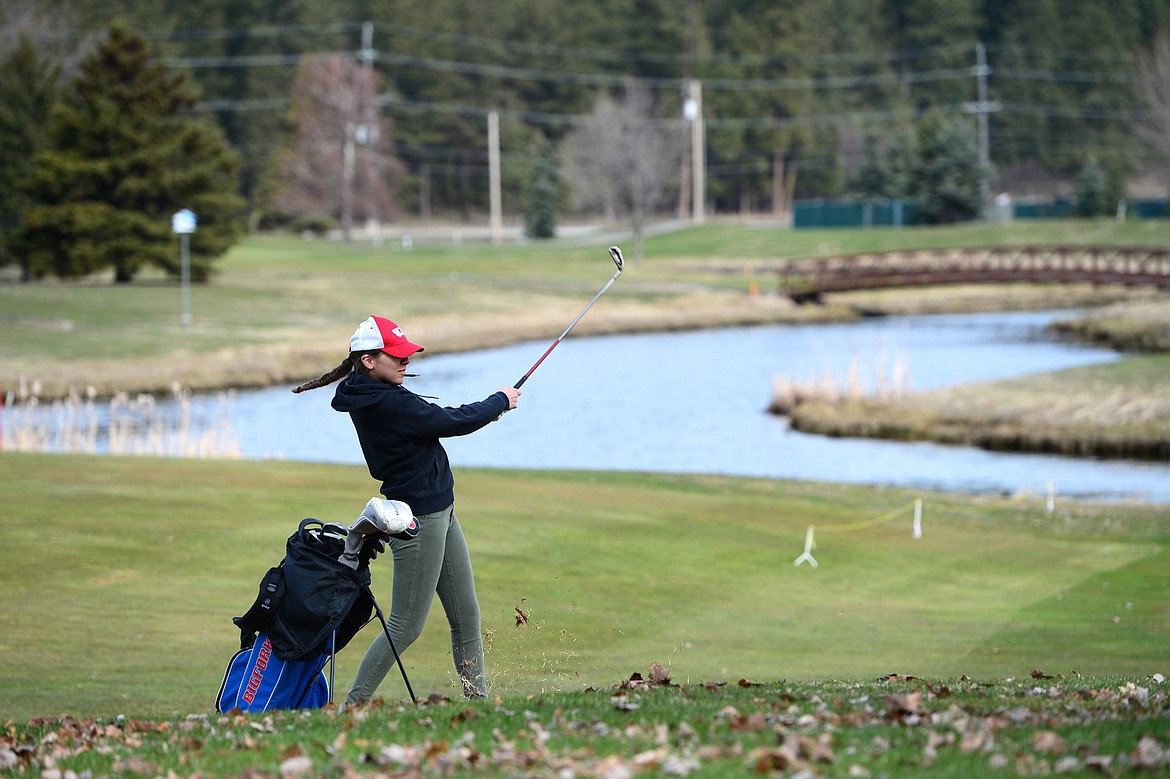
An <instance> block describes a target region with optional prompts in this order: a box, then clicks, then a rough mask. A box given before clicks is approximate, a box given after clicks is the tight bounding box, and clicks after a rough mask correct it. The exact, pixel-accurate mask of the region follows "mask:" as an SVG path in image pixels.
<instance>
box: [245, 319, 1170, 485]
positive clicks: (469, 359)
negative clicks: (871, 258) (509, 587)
mask: <svg viewBox="0 0 1170 779" xmlns="http://www.w3.org/2000/svg"><path fill="white" fill-rule="evenodd" d="M1071 315H1072V314H1071V313H1070V312H1068V311H1062V312H1026V313H995V314H962V315H940V316H898V317H886V318H875V319H867V320H863V321H860V322H850V323H843V324H829V325H795V326H760V327H741V328H728V329H720V330H707V331H695V332H682V333H661V334H640V335H624V336H607V337H597V338H585V337H581V338H575V337H573V336H570V337H569V338H567V339H565V341H564V342H562V343H561V345H560V346H558V347H557V349H556V351H555V352H553V354H552V355H551V356H550V357H549V358H548V359H547V360H546V361H545V362H544V363H543V364H542V365H541V366H540V368H539V369H538V370H537V371H536V372H535V373H534V374H533V375H532V378H531V379H529V381H528V382H527V383H526V384H525V386H524V394H523V396H522V398H521V400H520V408H519V409H517V410H516V411H513V412H511V413H509V414H507V415H505V416H504V417H503V418H502V419H501V420H500V421H499V422H496V423H494V424H491V425H489V426H488V427H487V428H484V429H483V430H481V431H479V432H477V433H475V434H473V435H470V436H465V437H462V438H454V439H448V440H447V441H446V443H445V445H446V447H447V450H448V452H449V453H450V456H451V460H452V463H453V464H454V465H455V466H456V468H458V467H459V466H488V467H516V468H542V469H587V470H623V471H652V472H671V473H713V474H731V475H742V476H757V477H773V478H794V479H811V480H818V481H838V482H852V483H864V484H882V485H894V486H903V487H912V488H929V489H942V490H954V491H972V492H1004V493H1016V492H1019V491H1024V492H1028V493H1031V494H1045V493H1046V492H1047V491H1048V490H1049V486H1050V485H1051V487H1052V488H1053V489H1054V490H1055V492H1056V494H1058V495H1070V496H1076V497H1093V498H1104V499H1136V500H1145V501H1152V502H1158V503H1162V502H1170V465H1168V464H1161V463H1146V462H1138V461H1127V460H1094V459H1088V458H1070V457H1057V456H1046V455H1027V454H1010V453H998V452H986V451H983V450H980V449H975V448H971V447H963V446H942V445H937V444H931V443H899V442H890V441H876V440H865V439H832V438H825V437H821V436H814V435H807V434H804V433H799V432H796V431H793V430H791V429H789V427H788V425H787V423H786V422H785V420H784V419H783V418H778V417H775V416H772V415H770V414H768V413H767V412H766V408H767V406H768V403H769V401H770V398H771V392H772V386H773V380H774V378H775V377H788V378H790V379H793V380H796V381H826V380H827V381H831V382H833V383H834V384H836V385H844V384H845V383H846V382H847V381H848V380H850V377H851V376H852V377H854V378H853V380H854V381H856V382H857V383H859V384H861V385H863V386H867V387H870V388H888V387H891V386H893V385H896V384H901V385H906V384H908V385H909V387H910V388H912V389H930V388H934V387H940V386H944V385H949V384H956V383H969V382H976V381H985V380H996V379H1003V378H1008V377H1013V376H1019V375H1022V374H1026V373H1032V372H1040V371H1051V370H1058V369H1061V368H1068V367H1073V366H1078V365H1086V364H1092V363H1103V362H1108V361H1111V360H1116V359H1119V356H1118V355H1117V354H1116V353H1114V352H1112V351H1110V350H1106V349H1100V348H1093V347H1086V346H1080V345H1076V344H1071V343H1066V342H1060V341H1057V340H1055V339H1053V338H1051V337H1050V336H1048V335H1046V334H1045V332H1044V327H1045V325H1047V324H1048V323H1050V322H1051V321H1053V320H1054V319H1055V318H1058V317H1067V316H1071ZM550 340H551V337H550ZM548 343H549V341H541V342H530V343H524V344H518V345H515V346H510V347H506V348H501V349H491V350H485V351H479V352H472V353H466V354H448V355H435V356H425V355H424V356H421V357H419V358H418V359H417V360H414V361H412V363H411V371H413V372H416V373H418V374H419V376H418V377H417V378H413V379H408V380H407V386H408V387H409V388H411V389H412V390H414V391H415V392H418V393H419V394H422V395H427V396H432V397H434V398H435V402H438V403H440V404H442V405H449V406H457V405H460V404H462V403H467V402H471V401H474V400H479V399H481V398H483V397H485V396H487V395H489V394H490V393H491V392H493V391H494V390H495V389H497V388H498V387H500V386H503V385H506V384H512V383H514V382H515V381H516V380H517V379H518V378H519V377H520V376H522V375H523V374H524V372H525V371H526V370H527V369H528V367H529V366H530V365H531V364H532V363H533V362H534V361H535V360H536V359H537V358H538V357H539V356H540V355H541V354H542V353H543V352H544V350H545V349H546V348H547V346H548ZM329 367H331V366H322V370H323V371H324V370H326V369H328V368H329ZM332 395H333V388H332V387H326V388H321V389H318V390H314V391H312V392H307V393H303V394H300V395H293V394H292V393H291V392H290V391H289V387H286V386H281V387H272V388H268V389H265V390H260V391H247V392H239V393H237V394H236V396H235V399H234V401H233V402H232V403H231V404H230V406H229V407H230V409H231V412H232V414H233V419H232V424H233V426H234V429H235V431H236V433H237V434H238V437H239V439H240V442H241V446H242V450H243V454H244V456H246V457H250V458H285V459H293V460H306V461H321V462H336V463H353V464H357V465H360V464H362V462H363V461H362V457H361V452H360V450H359V447H358V444H357V438H356V436H355V435H354V432H353V429H352V427H351V425H350V422H349V419H348V417H347V416H345V415H343V414H339V413H337V412H335V411H333V410H332V409H331V408H330V407H329V401H330V399H331V398H332ZM363 467H364V466H363ZM457 476H458V475H457Z"/></svg>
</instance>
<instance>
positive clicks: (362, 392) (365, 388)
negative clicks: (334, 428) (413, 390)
mask: <svg viewBox="0 0 1170 779" xmlns="http://www.w3.org/2000/svg"><path fill="white" fill-rule="evenodd" d="M409 391H410V390H408V389H406V388H405V387H403V386H402V385H400V384H387V383H386V382H383V381H378V380H377V379H371V378H370V377H369V376H364V375H362V374H360V373H357V372H356V371H355V372H353V373H351V374H349V375H348V376H346V377H345V378H344V379H342V380H341V383H340V384H338V385H337V391H336V392H334V394H333V403H332V405H333V408H334V409H335V410H337V411H357V410H359V409H363V408H367V407H369V406H373V405H375V404H377V403H381V402H382V401H383V400H385V399H386V398H388V397H390V396H391V393H395V392H409Z"/></svg>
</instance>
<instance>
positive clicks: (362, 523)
mask: <svg viewBox="0 0 1170 779" xmlns="http://www.w3.org/2000/svg"><path fill="white" fill-rule="evenodd" d="M413 520H414V512H413V511H411V510H410V506H408V505H406V504H405V503H403V502H402V501H400V500H386V499H384V498H370V502H369V503H367V504H366V507H365V509H364V510H363V511H362V513H361V516H359V517H358V518H357V519H355V520H354V521H353V524H351V525H350V526H349V531H350V532H351V533H353V532H357V533H358V534H359V535H369V534H370V533H385V534H386V535H391V536H392V535H394V534H395V533H401V532H402V531H404V530H406V529H407V528H408V527H410V523H411V522H412V521H413ZM371 524H372V527H371Z"/></svg>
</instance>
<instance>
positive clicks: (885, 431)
mask: <svg viewBox="0 0 1170 779" xmlns="http://www.w3.org/2000/svg"><path fill="white" fill-rule="evenodd" d="M1168 376H1170V355H1167V354H1157V355H1146V356H1140V357H1130V358H1126V359H1124V360H1122V361H1120V362H1118V363H1115V364H1107V365H1095V366H1087V367H1081V368H1073V369H1069V370H1063V371H1056V372H1053V373H1042V374H1035V375H1031V376H1025V377H1022V378H1018V379H1012V380H1009V381H999V382H988V383H981V384H969V385H962V386H958V387H947V388H944V389H939V390H933V391H930V392H915V393H904V394H892V395H883V396H881V397H846V396H839V395H837V396H826V395H825V394H823V393H817V392H813V393H811V394H808V395H805V396H801V397H796V398H793V397H792V396H791V395H790V394H786V395H785V396H784V397H782V398H781V397H778V398H777V399H776V400H775V401H774V403H773V409H774V410H775V411H776V412H778V413H779V412H783V413H784V414H786V415H787V416H788V417H789V419H790V420H791V422H792V426H793V427H794V428H796V429H798V430H802V431H805V432H809V433H818V434H822V435H830V436H862V437H870V438H888V439H896V440H905V441H926V440H929V441H938V442H941V443H949V444H967V445H971V446H979V447H983V448H985V449H992V450H1000V451H1023V452H1048V453H1055V454H1064V455H1075V456H1093V457H1127V458H1139V459H1151V460H1166V459H1170V443H1168V442H1170V395H1167V392H1166V388H1167V385H1168V381H1167V377H1168Z"/></svg>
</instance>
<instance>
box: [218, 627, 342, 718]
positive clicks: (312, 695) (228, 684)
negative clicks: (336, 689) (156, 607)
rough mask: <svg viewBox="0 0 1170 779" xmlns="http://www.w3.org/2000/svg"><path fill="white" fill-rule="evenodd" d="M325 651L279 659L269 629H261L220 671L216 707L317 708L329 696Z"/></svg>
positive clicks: (221, 708) (225, 710)
mask: <svg viewBox="0 0 1170 779" xmlns="http://www.w3.org/2000/svg"><path fill="white" fill-rule="evenodd" d="M329 659H330V654H329V653H324V654H322V655H320V656H318V657H316V658H314V659H312V660H281V659H280V658H278V657H277V656H276V653H275V652H273V651H272V642H271V641H270V640H269V639H268V633H267V632H262V633H260V635H259V636H257V637H256V641H255V643H254V644H252V646H251V647H249V648H247V649H241V650H240V651H238V652H236V653H235V654H234V655H232V659H231V661H230V662H229V663H228V667H227V671H225V672H224V675H223V684H221V685H220V688H219V695H217V696H215V710H216V711H217V712H219V713H220V714H224V713H226V712H229V711H234V710H236V709H239V710H240V711H269V710H272V709H319V708H321V707H322V706H325V705H326V704H328V703H329V702H330V701H331V700H332V697H331V695H330V689H329V679H328V678H326V676H325V663H327V662H328V661H329Z"/></svg>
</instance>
